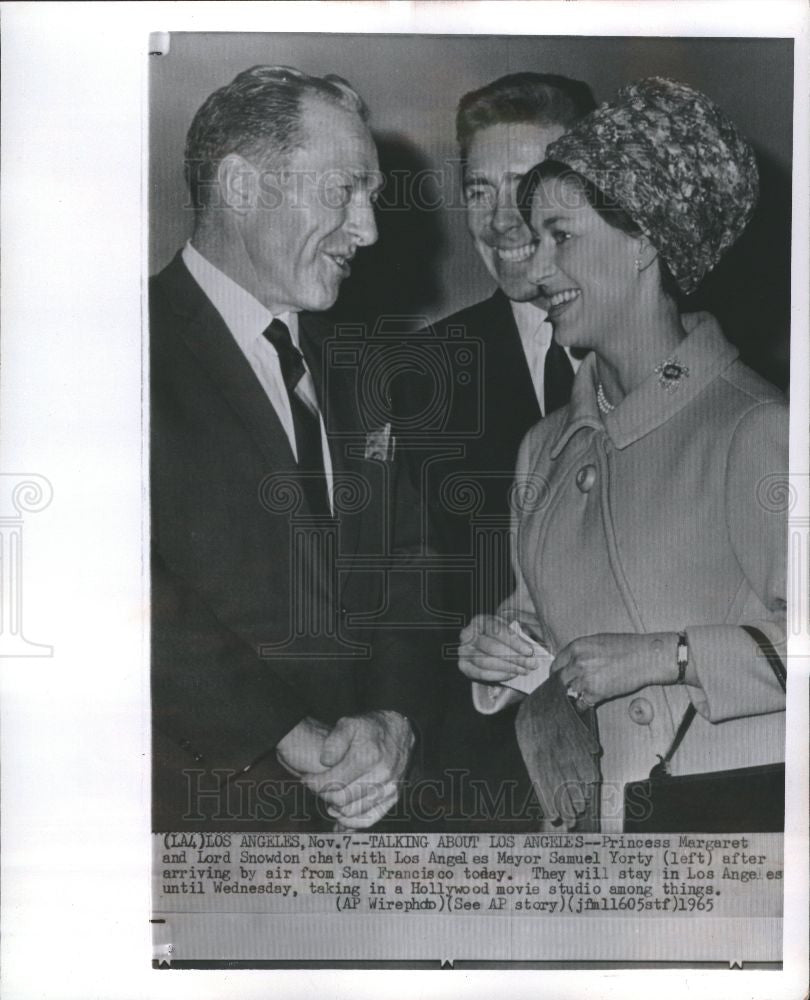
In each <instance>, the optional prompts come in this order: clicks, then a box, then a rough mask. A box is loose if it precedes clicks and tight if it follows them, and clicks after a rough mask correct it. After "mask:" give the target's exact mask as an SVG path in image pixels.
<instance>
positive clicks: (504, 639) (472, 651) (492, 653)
mask: <svg viewBox="0 0 810 1000" xmlns="http://www.w3.org/2000/svg"><path fill="white" fill-rule="evenodd" d="M459 639H460V645H459V647H458V668H459V670H460V671H461V672H462V673H463V674H464V675H465V676H467V677H469V678H470V680H473V681H482V682H483V683H485V684H497V683H500V682H503V681H507V680H509V679H510V678H511V677H516V676H517V675H518V674H527V673H529V671H530V670H533V669H534V667H536V666H537V663H536V661H535V659H534V650H533V649H532V647H531V645H530V644H529V643H528V642H526V641H525V639H521V638H520V636H518V635H516V634H515V633H514V632H513V631H512V630H511V629H510V628H509V622H508V621H507V620H506V619H505V618H499V617H498V616H497V615H476V617H475V618H473V620H472V621H471V622H470V624H469V625H467V626H466V627H465V628H464V629H462V631H461V635H460V636H459Z"/></svg>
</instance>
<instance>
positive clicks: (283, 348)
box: [264, 319, 306, 393]
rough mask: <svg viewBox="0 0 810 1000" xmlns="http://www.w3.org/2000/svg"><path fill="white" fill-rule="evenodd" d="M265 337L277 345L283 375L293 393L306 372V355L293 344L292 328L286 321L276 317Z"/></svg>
mask: <svg viewBox="0 0 810 1000" xmlns="http://www.w3.org/2000/svg"><path fill="white" fill-rule="evenodd" d="M264 337H265V338H266V339H267V340H269V341H270V343H271V344H272V345H273V347H275V349H276V353H277V354H278V360H279V363H280V365H281V375H282V378H283V379H284V385H285V386H286V387H287V392H288V393H291V392H293V391H294V390H295V387H296V386H297V385H298V383H299V382H300V381H301V379H302V378H303V376H304V373H305V372H306V367H305V366H304V356H303V354H301V352H300V351H299V350H298V348H297V347H296V346H295V344H293V342H292V337H291V336H290V330H289V327H288V326H287V324H286V323H282V321H281V320H280V319H274V320H273V322H272V323H271V324H270V326H268V327H267V329H266V330H265V331H264Z"/></svg>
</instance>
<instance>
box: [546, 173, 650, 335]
mask: <svg viewBox="0 0 810 1000" xmlns="http://www.w3.org/2000/svg"><path fill="white" fill-rule="evenodd" d="M531 221H532V229H533V230H534V232H535V234H536V237H537V249H536V250H535V253H534V257H533V259H532V262H531V269H530V271H529V276H530V279H531V281H532V282H533V283H534V284H535V285H537V287H538V294H540V295H542V296H543V297H544V298H545V299H546V300H547V301H548V307H547V308H548V318H549V321H550V322H551V323H552V325H553V326H554V338H555V340H557V342H558V343H559V344H561V345H562V346H563V347H580V348H586V349H591V350H598V349H599V346H600V344H602V343H603V342H604V338H605V336H610V335H611V333H615V332H616V331H620V330H621V329H622V328H623V327H624V326H626V325H628V324H627V319H629V317H631V316H632V310H633V307H634V306H635V305H636V304H637V303H638V296H639V293H640V290H641V285H642V284H643V283H642V282H640V281H639V269H638V267H637V266H636V259H637V256H638V251H639V240H638V238H636V237H633V236H630V235H628V234H627V233H625V232H623V231H622V230H621V229H617V228H616V227H615V226H611V225H610V224H609V223H608V222H606V221H605V220H604V219H603V218H602V216H601V215H600V214H599V213H598V212H597V211H596V210H595V209H594V208H593V207H592V206H591V205H590V203H589V202H588V199H587V198H586V196H585V192H584V191H583V189H582V187H581V185H580V184H579V183H578V182H577V181H576V180H575V179H573V178H571V177H551V178H545V179H543V180H542V181H541V182H540V184H539V185H538V187H537V190H536V192H535V195H534V199H533V201H532V214H531Z"/></svg>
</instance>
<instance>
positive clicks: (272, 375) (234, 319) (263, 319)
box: [183, 242, 334, 510]
mask: <svg viewBox="0 0 810 1000" xmlns="http://www.w3.org/2000/svg"><path fill="white" fill-rule="evenodd" d="M183 263H184V264H185V265H186V267H187V268H188V269H189V271H190V272H191V276H192V278H194V280H195V281H196V282H197V284H198V285H199V286H200V288H202V290H203V291H204V292H205V294H206V295H207V296H208V298H209V299H210V300H211V303H212V304H213V306H214V308H215V309H216V310H217V312H218V313H219V314H220V316H221V317H222V319H223V321H224V322H225V325H226V326H227V327H228V329H229V330H230V332H231V335H232V336H233V339H234V340H235V341H236V343H237V344H238V345H239V348H240V350H241V351H242V353H243V354H244V355H245V357H246V358H247V361H248V363H249V364H250V367H251V368H252V369H253V371H254V373H255V375H256V378H257V379H258V380H259V382H260V384H261V387H262V389H264V391H265V393H266V394H267V398H268V399H269V400H270V402H271V403H272V404H273V409H274V410H275V411H276V413H277V414H278V418H279V420H280V421H281V424H282V426H283V428H284V432H285V433H286V435H287V440H288V441H289V442H290V448H291V449H292V453H293V455H294V456H295V459H296V461H298V449H297V447H296V443H295V425H294V423H293V416H292V410H291V408H290V399H289V396H288V395H287V387H286V386H285V384H284V378H283V376H282V374H281V363H280V361H279V358H278V353H277V351H276V349H275V347H273V345H272V344H271V343H270V342H269V341H268V340H267V339H266V338H265V337H264V331H265V330H266V329H267V327H268V326H269V325H270V324H271V323H272V322H273V320H274V319H278V320H281V322H282V323H284V324H286V326H287V328H288V329H289V331H290V337H291V339H292V342H293V344H294V345H295V347H296V348H299V350H300V347H299V338H298V314H297V313H290V312H287V313H280V314H279V315H278V316H274V315H273V314H272V313H271V312H270V310H269V309H267V308H266V307H265V306H263V305H262V304H261V302H259V300H258V299H257V298H255V296H253V295H251V293H250V292H248V291H247V290H246V289H244V288H242V286H241V285H238V284H237V283H236V282H235V281H234V280H233V279H232V278H229V277H228V275H227V274H225V273H224V272H223V271H220V269H219V268H218V267H215V266H214V265H213V264H212V263H211V262H210V261H209V260H206V258H205V257H203V255H202V254H201V253H200V252H199V250H197V249H196V248H195V247H193V246H192V245H191V243H190V242H189V243H186V245H185V246H184V247H183ZM305 367H306V362H305ZM295 391H296V392H297V393H298V395H299V396H300V397H301V398H302V399H303V400H304V402H305V403H307V405H308V406H309V407H310V409H312V410H313V411H314V412H316V413H317V414H318V419H319V421H320V425H321V448H322V450H323V466H324V472H325V473H326V488H327V491H328V493H329V505H330V506H331V507H332V509H333V510H334V504H333V502H332V493H333V475H332V459H331V456H330V454H329V441H328V440H327V437H326V428H325V427H324V423H323V416H322V415H321V413H320V409H319V407H318V402H317V397H316V395H315V385H314V383H313V381H312V376H311V375H310V373H309V370H308V369H307V371H306V372H305V374H304V375H303V376H302V378H301V381H300V382H299V383H298V385H297V386H296V389H295Z"/></svg>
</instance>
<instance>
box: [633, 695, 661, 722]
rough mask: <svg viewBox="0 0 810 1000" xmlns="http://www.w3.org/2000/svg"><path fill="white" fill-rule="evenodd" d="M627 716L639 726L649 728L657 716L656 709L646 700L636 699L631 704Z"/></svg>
mask: <svg viewBox="0 0 810 1000" xmlns="http://www.w3.org/2000/svg"><path fill="white" fill-rule="evenodd" d="M627 714H628V715H629V716H630V718H631V719H632V720H633V722H635V724H636V725H637V726H649V724H650V723H651V722H652V720H653V718H654V716H655V709H654V708H653V707H652V705H651V704H650V703H649V702H648V701H647V699H646V698H634V699H633V700H632V701H631V702H630V706H629V707H628V709H627Z"/></svg>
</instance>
